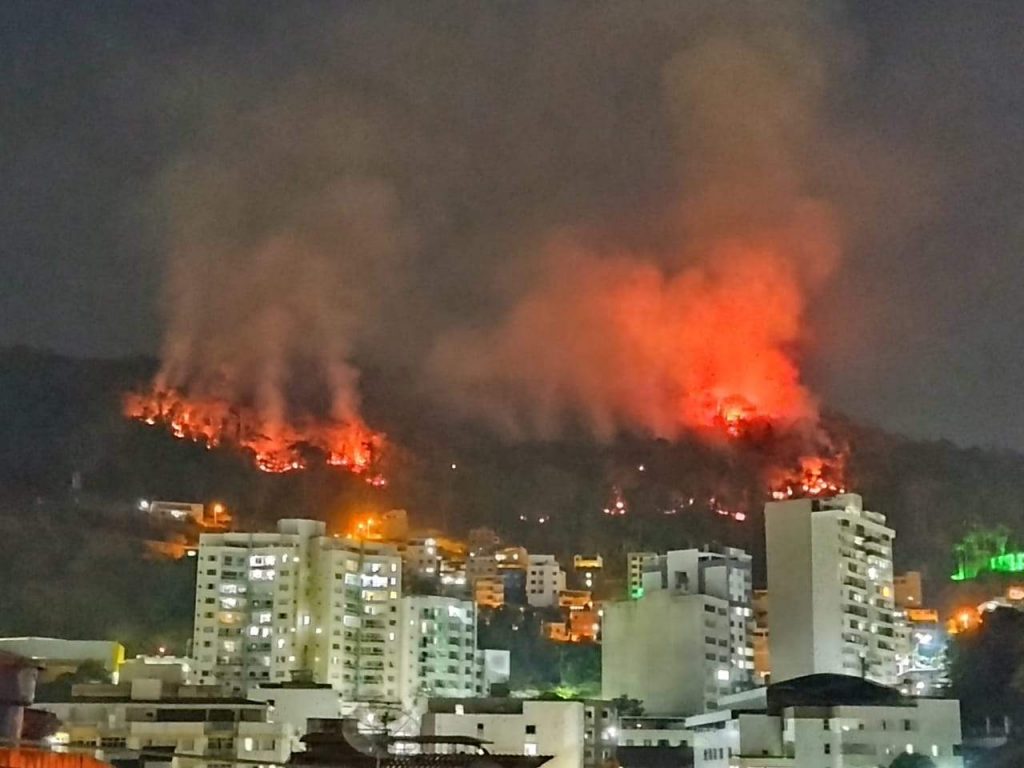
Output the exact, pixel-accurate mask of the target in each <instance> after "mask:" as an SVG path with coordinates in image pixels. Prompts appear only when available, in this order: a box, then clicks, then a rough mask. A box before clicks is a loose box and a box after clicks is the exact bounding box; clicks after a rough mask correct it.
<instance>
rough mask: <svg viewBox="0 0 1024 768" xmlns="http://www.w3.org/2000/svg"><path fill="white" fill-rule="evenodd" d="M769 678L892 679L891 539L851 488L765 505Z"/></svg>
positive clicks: (879, 518)
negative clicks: (830, 675) (833, 676)
mask: <svg viewBox="0 0 1024 768" xmlns="http://www.w3.org/2000/svg"><path fill="white" fill-rule="evenodd" d="M765 532H766V537H767V559H768V592H769V594H770V595H771V601H772V604H771V614H770V618H769V621H770V655H771V666H772V681H773V682H776V683H778V682H782V681H784V680H789V679H791V678H794V677H800V676H803V675H809V674H814V673H835V674H846V675H854V676H859V677H865V678H867V679H870V680H874V681H875V682H879V683H882V684H884V685H893V684H895V683H896V630H895V626H894V603H893V599H894V590H893V573H892V541H893V538H894V537H895V533H894V531H893V530H892V529H891V528H888V527H886V525H885V517H884V516H883V515H881V514H879V513H877V512H870V511H868V510H866V509H864V504H863V500H862V499H861V497H860V496H859V495H857V494H853V493H847V494H841V495H838V496H835V497H832V498H824V499H793V500H790V501H773V502H769V503H768V504H767V505H766V507H765Z"/></svg>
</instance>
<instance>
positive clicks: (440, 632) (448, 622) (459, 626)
mask: <svg viewBox="0 0 1024 768" xmlns="http://www.w3.org/2000/svg"><path fill="white" fill-rule="evenodd" d="M401 616H402V619H401V627H400V631H399V636H400V640H401V662H400V665H399V700H400V701H401V702H402V704H403V706H405V707H406V708H410V709H411V708H412V706H413V703H414V702H415V700H416V699H417V698H419V697H435V696H441V697H446V698H468V697H473V696H481V695H483V693H484V679H483V673H484V655H483V653H482V652H480V651H478V650H477V645H476V632H477V621H476V616H477V613H476V606H475V605H474V604H473V602H472V601H469V600H458V599H455V598H453V597H438V596H435V595H407V596H406V597H403V598H402V611H401Z"/></svg>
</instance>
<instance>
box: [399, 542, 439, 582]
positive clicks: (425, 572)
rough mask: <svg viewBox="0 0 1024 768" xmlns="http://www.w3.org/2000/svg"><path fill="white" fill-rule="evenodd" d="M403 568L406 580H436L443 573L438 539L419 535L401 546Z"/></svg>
mask: <svg viewBox="0 0 1024 768" xmlns="http://www.w3.org/2000/svg"><path fill="white" fill-rule="evenodd" d="M401 553H402V568H403V574H404V576H405V578H406V581H409V580H410V579H413V578H418V579H427V580H430V581H436V580H437V579H438V578H439V576H440V573H441V555H440V553H439V552H438V549H437V539H435V538H432V537H429V536H428V537H422V536H421V537H417V538H412V539H409V540H408V542H407V543H406V544H405V545H404V546H402V547H401Z"/></svg>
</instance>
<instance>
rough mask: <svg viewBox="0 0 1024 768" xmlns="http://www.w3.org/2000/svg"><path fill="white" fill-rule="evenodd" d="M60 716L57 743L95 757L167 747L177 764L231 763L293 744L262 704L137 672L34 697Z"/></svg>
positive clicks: (260, 758) (211, 766)
mask: <svg viewBox="0 0 1024 768" xmlns="http://www.w3.org/2000/svg"><path fill="white" fill-rule="evenodd" d="M34 706H35V707H36V708H39V709H45V710H47V711H49V712H52V713H53V714H54V715H56V717H57V718H58V719H59V720H60V722H61V728H60V731H59V732H58V733H57V734H56V735H55V739H56V740H57V741H58V743H62V744H65V745H67V746H69V747H72V748H77V749H85V750H92V751H94V754H95V756H96V757H97V758H98V759H100V760H105V761H108V762H109V761H111V760H115V759H118V758H121V759H133V758H137V756H138V751H140V750H146V749H153V750H157V749H167V748H170V749H173V751H174V752H176V753H178V754H179V755H194V756H195V758H194V759H191V758H189V757H178V758H176V760H175V764H176V765H177V766H180V768H190V767H195V768H199V767H200V766H206V767H207V768H230V766H231V765H234V764H237V762H238V761H246V762H252V763H253V764H257V763H264V762H265V763H283V762H284V761H286V760H287V759H288V756H289V754H290V747H291V745H292V738H291V731H290V729H289V728H288V726H287V725H283V724H279V723H272V722H269V721H268V717H267V707H266V705H264V704H261V703H258V702H253V701H247V700H245V699H240V698H232V697H228V696H226V695H225V692H224V691H223V689H222V688H221V687H219V686H192V685H181V684H176V683H172V682H167V681H163V680H155V679H152V680H147V679H137V680H134V681H132V682H131V683H122V684H119V685H82V686H75V688H74V690H73V693H72V696H71V699H70V700H69V701H63V702H49V703H46V702H36V703H35V705H34Z"/></svg>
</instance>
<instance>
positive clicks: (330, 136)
mask: <svg viewBox="0 0 1024 768" xmlns="http://www.w3.org/2000/svg"><path fill="white" fill-rule="evenodd" d="M302 8H303V9H305V10H304V11H296V10H295V9H294V8H293V9H291V10H289V11H288V12H286V13H285V12H282V14H281V15H280V16H279V17H275V18H274V19H272V20H270V21H268V22H266V23H265V24H263V25H261V28H260V29H259V30H258V31H257V32H251V36H250V37H248V38H246V41H247V43H248V44H247V45H240V46H239V48H238V49H232V50H223V49H220V48H218V49H208V50H203V51H200V52H198V53H197V52H193V54H192V55H191V56H190V57H189V59H188V61H187V63H186V64H187V65H186V66H185V69H184V70H183V77H182V78H181V79H180V80H179V81H177V83H176V86H175V88H173V89H172V90H171V91H170V92H169V94H168V95H169V97H170V98H172V99H174V100H175V101H174V103H175V104H179V105H181V104H183V105H185V109H184V114H185V116H186V118H187V119H188V120H189V122H190V125H191V126H192V127H193V129H194V133H193V139H192V140H191V141H190V142H189V145H188V146H187V147H185V148H184V149H183V151H182V153H181V155H180V159H179V162H177V163H176V164H175V165H174V166H173V167H172V168H170V169H169V170H168V172H167V174H166V175H165V179H164V180H165V187H164V188H165V190H166V199H167V201H168V210H169V211H170V215H169V217H168V220H167V232H168V249H169V253H170V269H169V279H168V281H167V294H166V312H167V319H168V322H167V330H166V340H165V344H164V356H163V368H162V371H161V379H160V383H162V384H165V385H169V386H178V387H186V388H188V389H190V391H196V392H200V393H205V394H211V395H216V396H219V397H224V398H228V399H236V400H239V401H243V402H247V403H251V404H253V405H255V406H256V407H258V408H259V409H261V410H262V411H264V412H265V413H267V414H268V415H269V416H271V417H274V418H278V417H281V418H285V417H288V416H289V415H290V414H293V413H294V412H295V410H296V408H299V410H302V409H310V410H312V411H319V412H321V413H323V414H330V415H333V416H334V417H336V418H339V419H343V420H353V419H357V418H358V404H359V381H358V379H359V377H358V368H359V361H369V362H372V363H373V364H374V365H375V366H378V367H380V368H382V369H383V370H385V371H387V370H398V369H402V370H414V371H420V372H421V374H422V376H421V378H422V381H423V382H424V385H425V387H426V388H427V389H428V390H429V391H431V392H433V393H434V395H435V396H436V397H437V398H438V399H439V401H440V402H443V403H444V404H445V405H447V406H453V407H455V408H456V409H457V410H460V411H461V412H463V413H466V414H469V415H473V416H480V417H483V418H485V419H487V420H490V421H491V422H493V423H496V424H499V425H501V426H502V427H504V428H506V429H507V430H509V431H510V432H513V433H518V434H537V433H541V434H544V433H549V432H551V431H552V430H553V429H555V428H557V425H559V424H561V423H562V421H563V419H564V418H578V419H582V420H583V421H584V422H585V423H587V424H589V426H590V427H591V428H592V429H593V430H594V431H595V432H597V433H599V434H608V433H610V432H612V431H614V430H615V429H618V428H623V427H625V428H637V429H644V430H650V431H655V432H659V433H663V434H665V433H674V432H678V431H679V430H680V429H682V428H687V427H689V426H693V425H694V424H695V423H697V422H699V421H700V418H702V417H703V416H697V415H694V414H696V413H697V412H698V411H699V412H700V413H701V414H703V413H704V410H706V409H707V408H709V407H710V408H714V407H715V404H714V403H710V404H709V403H707V402H705V401H706V400H707V398H708V397H712V398H727V397H729V396H731V395H740V396H742V397H743V398H745V399H746V400H750V399H751V396H753V397H755V398H757V397H762V395H763V397H765V398H767V400H765V402H753V403H750V402H748V403H746V404H745V405H744V407H745V406H746V405H753V406H755V407H758V408H761V409H762V410H768V409H771V408H776V409H782V410H784V411H785V413H784V414H782V415H784V416H786V417H788V418H793V419H796V418H800V417H803V416H812V415H813V411H814V408H815V405H814V398H813V397H812V396H811V395H810V394H809V393H807V392H806V390H805V389H804V388H803V386H802V385H801V383H800V380H799V372H798V371H797V370H796V369H795V365H794V364H793V361H792V358H791V352H792V347H793V345H795V344H798V343H799V342H800V341H801V340H802V339H803V333H802V330H801V314H802V311H803V308H804V304H805V302H806V300H807V296H808V294H807V292H808V291H810V290H813V289H814V288H816V287H817V286H819V285H820V284H821V280H822V279H823V278H824V277H825V276H826V275H827V274H828V273H829V271H830V270H831V268H832V265H833V264H834V261H835V257H836V253H837V231H836V226H835V223H834V220H833V215H832V212H831V210H830V207H829V205H828V203H827V201H825V200H824V199H823V197H822V196H821V195H820V194H818V190H817V188H816V185H817V184H818V182H819V179H818V176H817V173H818V166H819V165H821V164H822V159H823V158H824V157H828V154H829V137H828V136H827V135H826V132H825V131H824V130H823V123H822V118H821V107H822V100H823V97H824V93H825V88H826V84H827V82H828V72H829V69H830V67H831V66H833V62H831V61H830V55H831V52H832V51H833V50H834V49H835V48H836V45H837V41H838V40H839V38H838V37H837V36H836V35H835V33H834V31H833V29H832V27H831V26H830V20H829V19H828V18H827V16H826V14H824V13H820V12H819V11H817V10H815V9H814V8H813V7H812V5H811V4H804V3H798V2H794V3H771V4H765V3H728V4H726V3H720V2H709V3H678V2H651V1H648V2H615V3H607V4H601V5H595V4H592V3H580V4H577V3H549V2H538V3H517V4H514V5H504V4H501V5H499V4H480V3H445V4H438V3H430V4H421V3H374V4H364V5H356V6H353V7H347V8H345V9H341V7H340V6H335V5H327V6H316V5H314V6H302ZM281 41H287V44H284V43H283V42H281ZM574 272H575V276H576V277H578V278H579V279H574ZM638 276H639V277H638ZM637 279H639V280H640V282H641V283H642V284H643V285H642V287H641V288H640V289H639V290H641V291H646V293H641V294H639V295H634V296H633V297H632V298H633V299H635V300H637V301H640V302H642V303H643V302H647V304H648V305H647V306H646V310H648V314H647V315H646V316H645V317H641V318H640V319H639V320H637V316H636V313H633V312H631V311H630V312H625V313H623V314H622V316H621V317H620V316H618V315H616V316H614V317H612V318H611V320H610V322H603V321H604V320H605V319H606V318H605V317H604V316H603V315H602V313H603V312H605V311H606V310H607V309H608V307H609V306H615V305H614V302H615V301H616V300H617V296H616V295H615V290H616V289H617V288H618V287H619V286H620V284H621V283H622V282H623V281H624V282H625V283H631V281H633V282H635V280H637ZM739 279H742V280H744V281H747V282H746V284H744V285H735V286H733V281H735V280H739ZM733 287H735V288H736V290H735V291H733V290H731V288H733ZM780 297H781V298H780ZM627 298H629V297H627ZM608 302H613V303H612V304H609V303H608ZM752 303H753V304H757V303H760V305H759V306H754V307H751V306H750V305H751V304H752ZM730 307H739V308H740V310H741V312H742V317H737V321H736V323H735V325H736V329H734V331H735V332H734V333H733V335H732V336H730V338H729V341H730V342H733V343H737V344H739V345H740V347H741V348H740V349H736V350H733V351H732V353H733V354H736V355H744V354H749V355H751V359H753V358H758V357H759V356H760V357H759V359H760V363H759V364H763V365H762V367H761V368H758V367H756V366H755V368H754V369H753V373H752V372H751V371H746V372H744V371H740V372H737V371H735V370H732V369H730V366H729V364H728V363H727V362H723V361H722V360H719V359H718V357H720V356H718V355H717V353H714V354H712V353H710V352H709V350H708V349H707V348H706V347H707V343H706V341H707V339H708V338H709V337H710V336H713V334H715V333H721V332H722V331H723V327H724V326H730V325H733V324H734V323H732V322H731V321H730V320H729V319H728V313H727V312H725V310H727V309H729V308H730ZM620 309H621V307H619V308H618V309H617V310H616V311H619V310H620ZM716 313H717V314H716ZM524 314H525V319H524ZM632 320H636V321H637V322H638V323H641V326H642V323H643V322H647V323H651V324H653V325H651V326H650V327H652V328H657V330H658V333H657V334H656V335H657V339H656V340H655V342H654V343H651V344H649V345H644V344H637V343H635V342H636V339H637V338H643V337H644V336H645V334H646V328H647V326H643V327H639V328H638V327H635V324H634V323H632V322H631V321H632ZM666 325H667V326H668V327H664V326H666ZM737 329H738V330H737ZM736 333H739V334H740V335H736ZM743 333H746V334H748V335H750V339H749V342H748V340H747V339H745V338H744V337H743V335H742V334H743ZM745 345H748V346H749V348H748V349H743V348H742V347H743V346H745ZM709 355H710V356H711V357H715V358H716V359H715V360H710V361H709ZM613 362H614V363H615V365H612V363H613ZM619 366H621V367H619ZM708 366H711V368H714V369H715V370H711V369H710V368H708ZM702 367H703V368H702ZM704 368H708V369H707V370H704ZM733 368H735V366H733ZM719 369H725V372H724V373H722V371H720V370H719ZM709 371H710V373H709ZM716 371H717V373H716ZM762 374H763V375H766V376H769V377H771V376H778V377H780V380H779V381H774V382H770V385H771V386H769V387H767V389H766V388H765V387H763V386H761V384H760V383H757V382H752V381H751V379H752V377H754V376H756V375H762ZM719 375H724V377H725V381H724V383H722V384H721V386H719V384H718V382H717V380H716V379H715V376H719ZM773 386H774V387H775V388H776V389H785V392H783V393H782V394H781V395H779V394H778V392H775V393H774V394H773V393H772V392H769V391H768V390H770V389H771V388H772V387H773ZM716 387H717V389H716ZM744 387H746V388H747V389H748V390H749V392H744V391H735V392H731V391H729V390H730V388H732V389H740V390H742V389H743V388H744ZM751 387H752V389H751ZM638 392H639V393H641V395H640V396H641V397H642V398H645V399H646V400H647V403H646V404H643V405H638V404H637V398H638ZM709 392H710V394H709ZM325 393H326V394H325ZM751 393H752V395H751ZM776 395H778V396H776ZM772 398H774V399H772Z"/></svg>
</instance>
